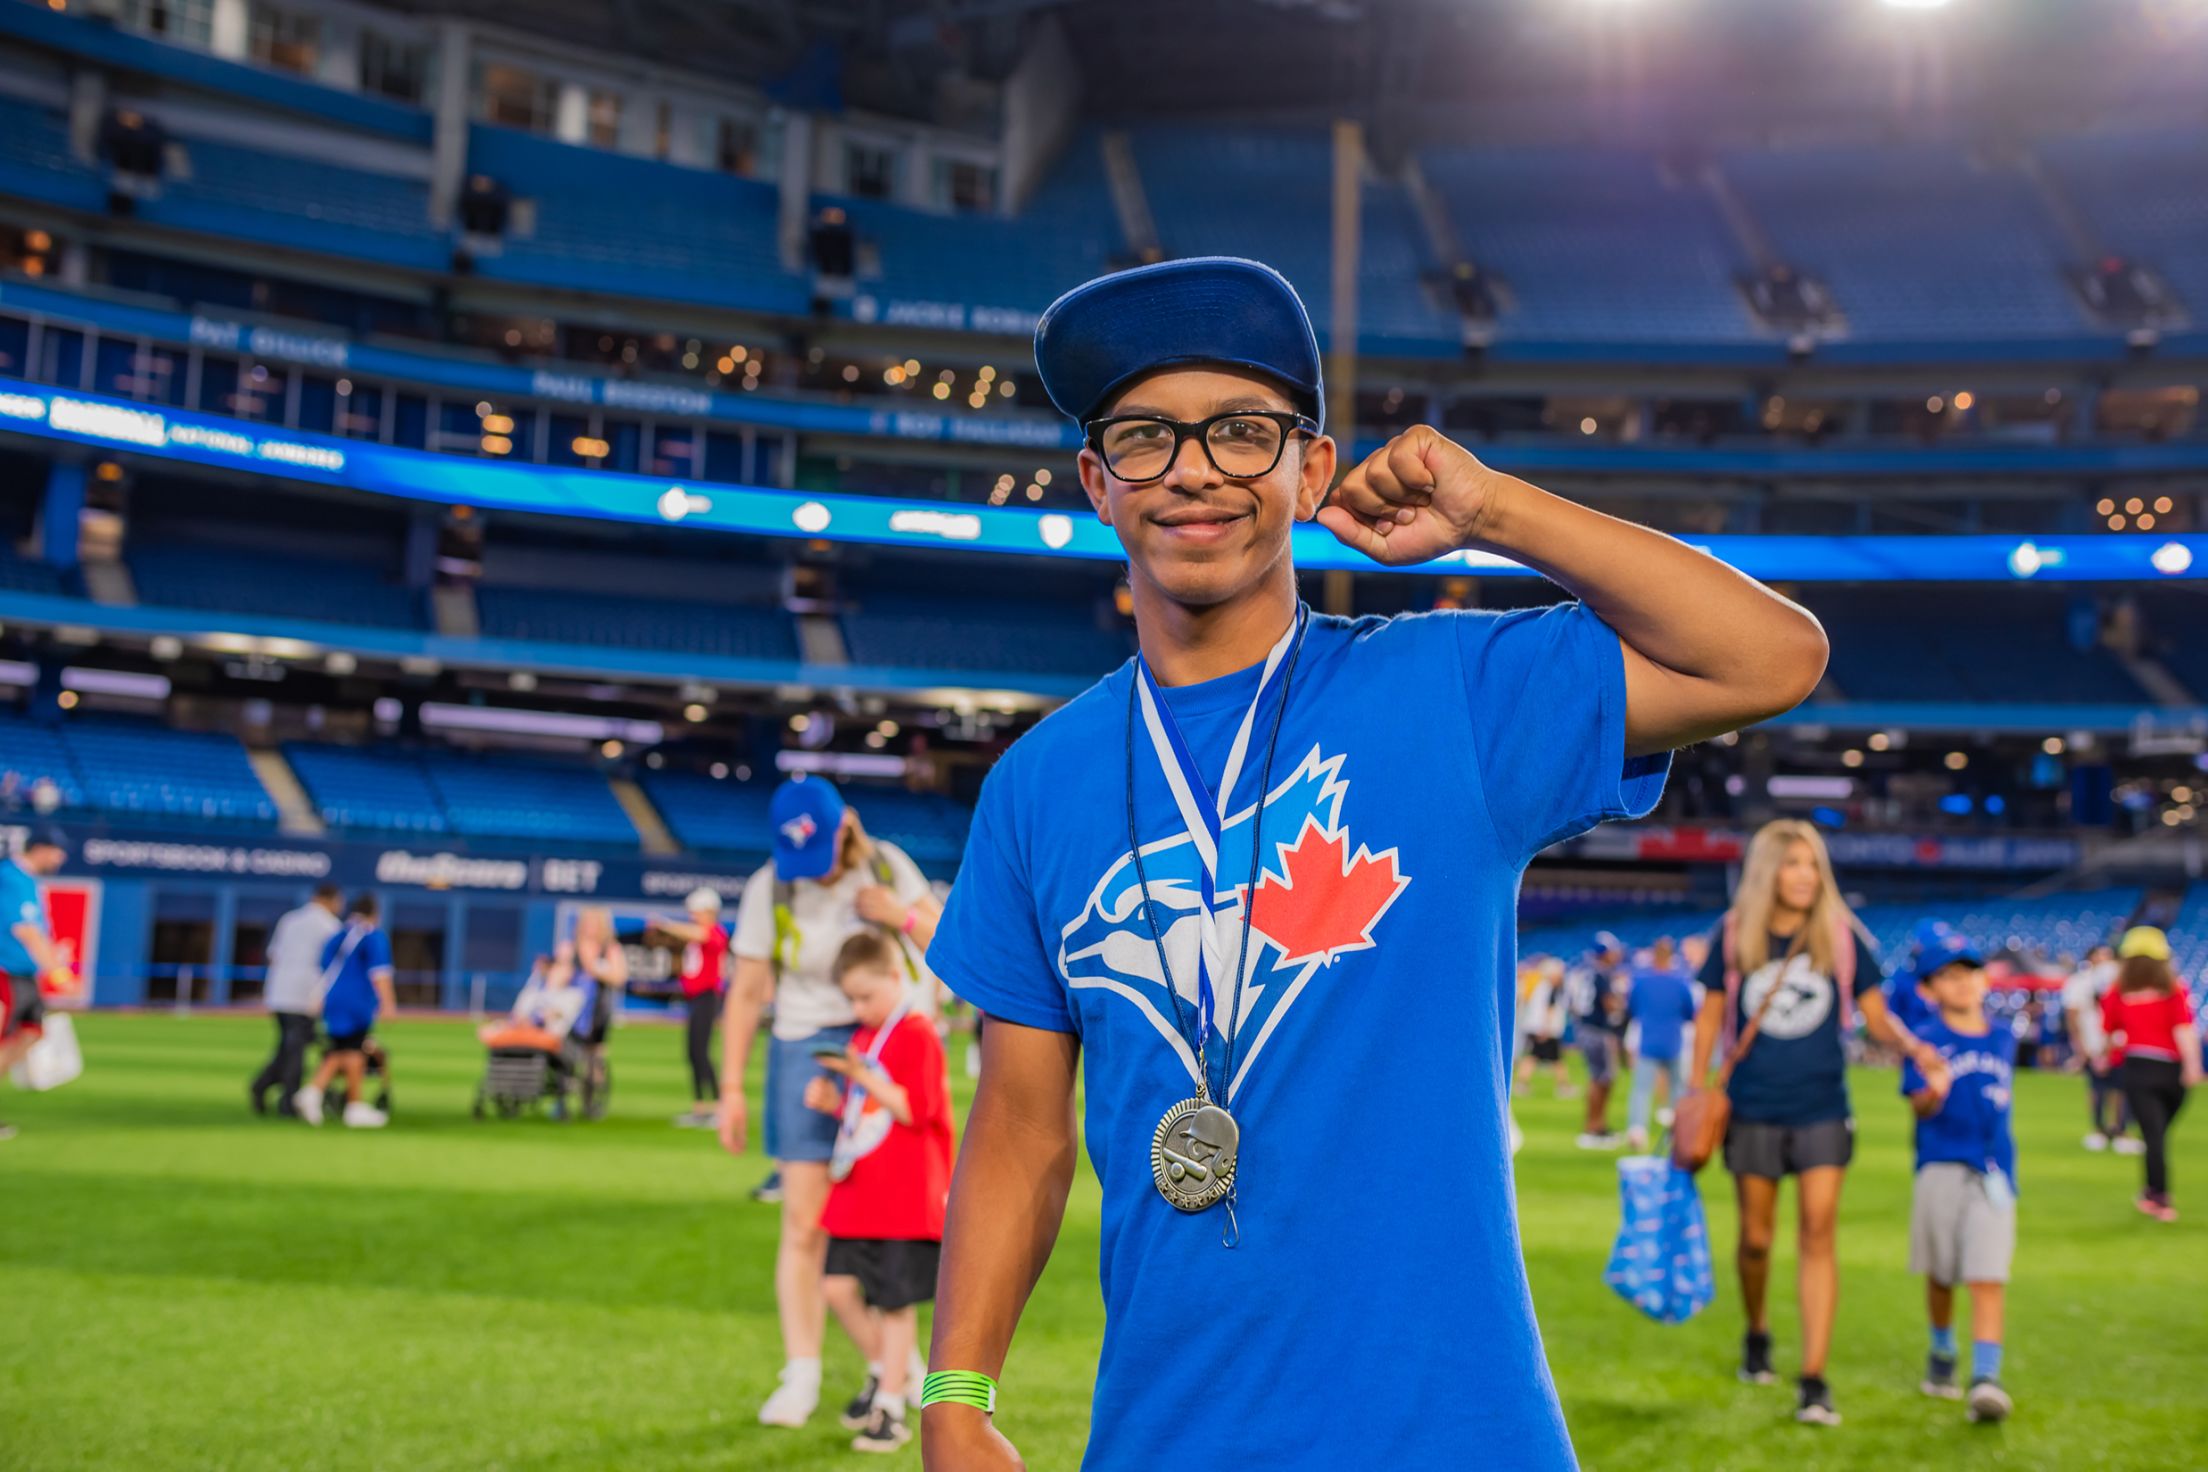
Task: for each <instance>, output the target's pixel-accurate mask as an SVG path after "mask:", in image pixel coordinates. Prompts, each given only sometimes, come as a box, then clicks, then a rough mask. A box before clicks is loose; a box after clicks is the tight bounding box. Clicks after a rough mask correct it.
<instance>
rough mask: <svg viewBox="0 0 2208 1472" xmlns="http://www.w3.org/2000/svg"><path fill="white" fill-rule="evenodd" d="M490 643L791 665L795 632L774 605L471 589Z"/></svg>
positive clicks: (516, 589)
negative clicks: (670, 653) (513, 641)
mask: <svg viewBox="0 0 2208 1472" xmlns="http://www.w3.org/2000/svg"><path fill="white" fill-rule="evenodd" d="M476 609H477V612H478V614H479V615H480V617H481V620H482V627H483V633H484V634H485V635H486V636H487V637H489V638H494V639H535V640H540V641H543V642H546V643H554V644H600V645H611V646H614V647H617V648H624V649H668V650H677V651H680V652H682V653H686V654H706V655H714V656H719V657H727V658H737V659H774V660H795V659H796V658H797V657H798V649H797V630H796V627H795V626H794V625H793V624H792V623H791V621H790V616H789V615H788V614H786V613H784V612H783V611H782V610H781V609H779V608H760V607H754V606H749V605H745V604H736V603H699V602H693V601H688V600H682V599H672V598H658V599H655V598H641V597H627V596H624V595H620V594H614V593H585V592H569V591H554V590H549V589H536V588H497V587H485V588H480V589H478V590H477V592H476Z"/></svg>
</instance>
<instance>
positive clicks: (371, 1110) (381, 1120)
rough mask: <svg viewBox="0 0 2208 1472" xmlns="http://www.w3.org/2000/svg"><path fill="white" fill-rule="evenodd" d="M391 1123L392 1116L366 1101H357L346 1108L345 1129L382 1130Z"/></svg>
mask: <svg viewBox="0 0 2208 1472" xmlns="http://www.w3.org/2000/svg"><path fill="white" fill-rule="evenodd" d="M390 1122H391V1116H390V1115H388V1114H385V1113H384V1112H383V1111H382V1110H381V1109H378V1108H377V1107H376V1106H375V1105H373V1104H371V1103H369V1102H368V1101H367V1100H365V1099H355V1100H354V1101H353V1102H352V1103H350V1104H348V1105H346V1106H345V1128H347V1129H349V1130H380V1129H382V1128H383V1127H384V1126H385V1125H387V1124H389V1123H390Z"/></svg>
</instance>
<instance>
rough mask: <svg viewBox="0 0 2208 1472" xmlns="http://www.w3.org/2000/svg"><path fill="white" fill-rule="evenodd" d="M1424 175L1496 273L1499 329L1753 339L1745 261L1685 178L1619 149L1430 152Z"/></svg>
mask: <svg viewBox="0 0 2208 1472" xmlns="http://www.w3.org/2000/svg"><path fill="white" fill-rule="evenodd" d="M1419 162H1420V166H1421V167H1422V168H1423V169H1424V171H1425V174H1426V178H1427V180H1428V182H1429V183H1431V184H1432V185H1433V186H1434V188H1435V189H1436V190H1438V191H1439V192H1440V194H1441V195H1442V197H1443V198H1444V199H1445V200H1446V201H1447V202H1448V205H1449V209H1450V216H1451V218H1452V219H1453V220H1454V221H1455V223H1456V227H1457V233H1458V236H1459V238H1460V240H1461V241H1462V243H1463V245H1464V248H1465V250H1466V252H1467V253H1468V254H1469V255H1470V256H1471V258H1472V260H1473V261H1475V262H1476V263H1478V264H1479V265H1480V266H1481V267H1482V268H1484V269H1487V270H1492V271H1495V272H1497V273H1499V274H1500V276H1501V277H1502V279H1503V281H1504V283H1505V284H1506V285H1507V287H1508V288H1509V297H1510V306H1509V310H1508V311H1507V312H1506V313H1505V314H1504V316H1503V318H1502V320H1501V322H1500V324H1499V334H1498V335H1499V336H1504V337H1508V338H1511V339H1518V340H1523V339H1538V340H1543V341H1567V342H1568V341H1601V342H1716V343H1722V342H1736V341H1743V340H1750V339H1753V338H1755V337H1757V336H1759V335H1760V333H1759V330H1758V328H1757V326H1756V323H1755V319H1754V318H1753V316H1752V315H1751V314H1750V312H1749V310H1748V307H1747V305H1746V303H1745V301H1744V300H1743V299H1742V297H1741V295H1740V292H1739V290H1738V288H1737V287H1736V286H1735V285H1734V276H1735V274H1736V273H1737V272H1738V271H1740V270H1741V269H1743V267H1744V265H1745V263H1744V262H1743V261H1742V259H1741V255H1740V251H1739V249H1738V247H1736V246H1735V245H1734V244H1733V242H1732V239H1731V237H1730V235H1729V234H1728V233H1727V231H1726V228H1725V224H1724V221H1723V220H1722V219H1721V218H1720V217H1719V216H1718V213H1717V210H1716V207H1715V206H1714V205H1713V204H1712V203H1711V202H1710V200H1709V199H1708V197H1707V196H1706V195H1704V194H1703V193H1702V192H1701V191H1700V190H1699V188H1697V186H1696V185H1695V183H1694V182H1693V181H1691V180H1689V181H1672V180H1667V179H1666V178H1664V176H1663V175H1662V174H1661V173H1660V172H1659V170H1658V168H1657V166H1656V162H1655V160H1653V159H1651V158H1649V157H1647V156H1646V155H1643V154H1638V153H1632V152H1628V151H1625V150H1622V149H1597V148H1430V149H1427V150H1425V151H1424V152H1423V153H1421V154H1420V155H1419Z"/></svg>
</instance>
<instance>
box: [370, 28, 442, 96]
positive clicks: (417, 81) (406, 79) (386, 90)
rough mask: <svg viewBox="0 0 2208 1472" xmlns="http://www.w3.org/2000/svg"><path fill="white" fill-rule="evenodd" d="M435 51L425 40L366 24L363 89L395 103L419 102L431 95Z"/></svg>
mask: <svg viewBox="0 0 2208 1472" xmlns="http://www.w3.org/2000/svg"><path fill="white" fill-rule="evenodd" d="M434 64H435V53H434V52H433V51H432V50H431V49H430V45H429V43H428V42H426V41H406V40H400V39H398V38H397V37H393V36H387V35H385V34H384V33H383V32H381V31H378V30H372V29H369V28H366V27H363V28H362V30H361V33H360V90H361V91H363V92H372V93H374V94H375V95H376V96H378V97H389V98H391V99H392V100H393V101H396V102H411V103H419V102H421V101H422V99H423V98H425V97H427V96H428V95H429V79H430V68H431V67H432V66H433V65H434Z"/></svg>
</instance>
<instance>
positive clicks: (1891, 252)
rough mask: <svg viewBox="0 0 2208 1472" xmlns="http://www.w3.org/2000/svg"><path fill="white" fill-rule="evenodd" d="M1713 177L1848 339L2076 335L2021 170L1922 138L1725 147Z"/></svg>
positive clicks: (2043, 223) (2073, 313) (2053, 254)
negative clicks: (1827, 292) (1819, 296)
mask: <svg viewBox="0 0 2208 1472" xmlns="http://www.w3.org/2000/svg"><path fill="white" fill-rule="evenodd" d="M1724 167H1725V170H1726V173H1727V174H1728V175H1729V176H1730V178H1731V179H1732V182H1733V184H1734V186H1735V187H1736V188H1737V189H1738V191H1739V193H1740V195H1741V197H1742V198H1743V199H1744V200H1745V201H1746V202H1747V203H1748V205H1749V207H1750V208H1751V209H1752V210H1754V211H1755V214H1756V217H1757V219H1758V220H1759V221H1760V222H1761V223H1762V225H1763V226H1764V228H1765V230H1766V231H1768V232H1769V234H1770V236H1771V239H1772V241H1773V243H1774V245H1775V246H1776V247H1777V249H1778V252H1779V254H1780V256H1781V257H1782V258H1783V259H1784V260H1785V261H1786V262H1787V263H1788V264H1789V265H1792V266H1794V267H1796V268H1798V269H1800V270H1803V271H1806V272H1808V273H1810V274H1811V275H1813V276H1816V277H1819V278H1821V279H1822V280H1823V281H1824V282H1825V283H1826V284H1827V285H1828V286H1830V287H1831V288H1832V291H1833V295H1834V296H1835V298H1836V299H1837V301H1838V305H1839V307H1840V310H1841V312H1842V313H1843V314H1845V316H1846V318H1847V326H1848V333H1849V335H1850V336H1851V337H1854V338H1857V339H1866V340H1876V341H1894V342H1903V341H1922V340H1927V339H1944V340H1977V339H1998V338H2031V337H2060V336H2075V335H2077V334H2079V333H2081V332H2084V331H2085V330H2087V329H2088V328H2089V327H2090V325H2091V324H2090V323H2089V322H2088V321H2087V319H2086V317H2085V313H2084V310H2083V308H2081V307H2080V306H2079V305H2078V303H2077V301H2076V299H2075V298H2074V297H2073V296H2072V294H2071V292H2070V289H2069V287H2068V286H2067V285H2066V284H2065V283H2064V281H2063V279H2062V275H2061V266H2062V264H2063V261H2062V252H2061V249H2060V247H2059V246H2058V245H2057V243H2056V241H2055V238H2054V234H2053V228H2052V222H2050V221H2049V220H2048V219H2047V217H2046V214H2045V212H2044V210H2043V209H2042V207H2041V205H2040V203H2039V201H2038V200H2037V198H2035V197H2034V196H2033V194H2032V191H2031V188H2030V186H2029V185H2028V184H2026V183H2025V181H2024V179H2023V177H2022V175H2020V174H2018V173H2016V172H2015V171H2014V170H2009V169H2001V168H1995V167H1980V166H1978V165H1977V164H1976V163H1974V162H1973V161H1972V160H1971V159H1970V158H1969V157H1968V156H1966V155H1965V153H1964V152H1963V150H1962V149H1960V148H1958V147H1955V146H1953V145H1950V144H1940V143H1933V142H1927V141H1921V140H1920V141H1912V142H1909V143H1905V144H1904V143H1894V144H1885V145H1871V144H1859V145H1849V146H1832V147H1819V148H1793V149H1775V150H1764V149H1736V150H1733V151H1730V152H1728V153H1727V154H1725V156H1724Z"/></svg>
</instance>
